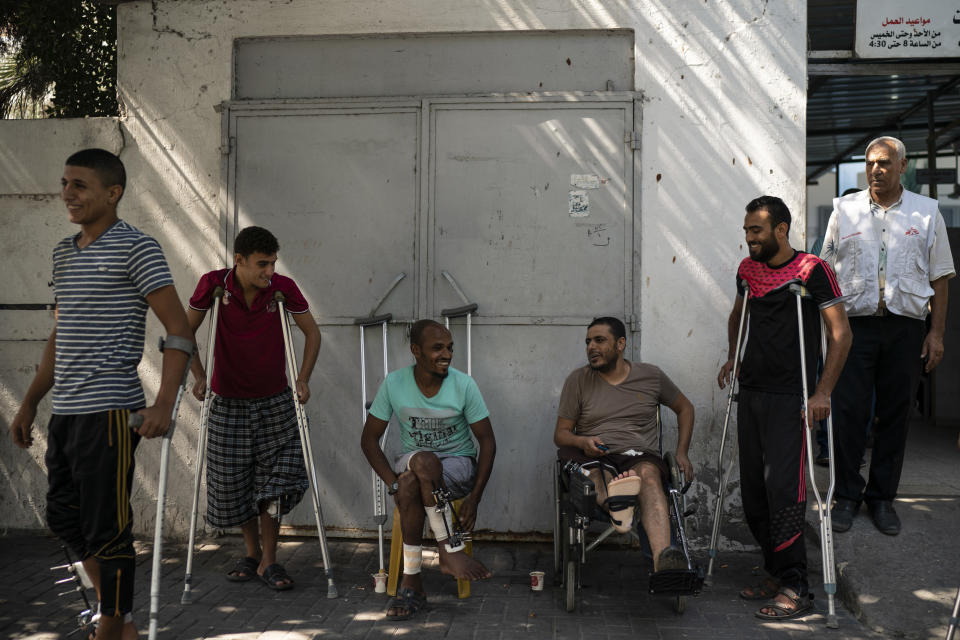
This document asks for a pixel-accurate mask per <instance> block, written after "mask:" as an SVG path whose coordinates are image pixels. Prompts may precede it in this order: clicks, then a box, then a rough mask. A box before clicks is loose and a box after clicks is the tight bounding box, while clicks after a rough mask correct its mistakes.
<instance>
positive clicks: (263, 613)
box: [0, 535, 879, 640]
mask: <svg viewBox="0 0 960 640" xmlns="http://www.w3.org/2000/svg"><path fill="white" fill-rule="evenodd" d="M0 540H2V552H0V564H2V566H3V573H4V576H6V579H5V580H3V582H2V585H0V611H2V614H0V636H2V637H6V638H10V639H12V640H14V639H23V638H31V639H33V640H52V639H53V638H60V637H64V636H65V635H66V634H67V633H69V632H70V631H71V630H72V629H73V628H74V626H75V625H74V620H75V617H76V614H77V613H78V612H79V611H80V610H81V607H80V599H79V598H78V597H77V596H76V595H74V594H70V595H68V596H64V597H60V598H58V597H57V591H58V590H59V591H62V590H65V589H64V588H63V587H61V588H55V587H54V585H53V582H54V579H55V577H60V576H62V575H65V574H63V573H62V572H60V573H57V575H54V573H53V572H51V571H49V570H48V569H47V567H49V566H51V565H54V564H59V563H61V562H62V552H61V551H60V549H59V545H58V543H57V542H56V541H55V540H53V539H52V538H48V537H45V536H42V535H15V536H8V537H6V538H2V539H0ZM281 546H282V548H281V550H280V558H281V560H282V562H283V563H284V564H285V565H286V567H287V568H288V570H289V571H290V572H291V573H292V574H293V577H294V579H295V580H296V582H297V585H296V588H295V589H293V590H292V591H288V592H284V593H275V592H273V591H271V590H269V589H268V588H266V587H265V586H264V585H262V584H260V583H259V582H247V583H239V584H238V583H232V582H228V581H227V580H225V579H224V574H225V573H226V572H227V570H228V569H229V568H231V567H232V565H233V563H234V561H235V558H236V557H237V555H238V554H239V552H240V550H241V549H242V544H241V540H240V539H239V538H238V537H233V536H228V537H223V538H219V539H215V540H207V541H205V542H203V543H202V544H201V545H200V547H199V551H198V553H197V555H196V556H195V564H194V568H195V570H194V587H193V594H194V600H193V604H191V605H188V606H182V605H180V596H181V594H182V592H183V573H184V562H185V545H182V544H178V545H173V544H170V545H166V547H165V549H164V562H163V578H162V597H161V602H162V607H161V609H160V628H159V631H160V633H159V636H160V637H162V638H178V639H179V638H182V639H194V638H197V639H199V638H216V639H218V640H225V639H228V638H230V639H243V640H278V639H281V638H282V639H284V640H306V639H313V638H380V637H404V636H408V635H409V636H411V637H416V638H417V639H418V640H421V639H425V638H447V637H449V638H454V639H457V640H460V639H471V638H472V639H477V640H480V639H484V640H485V639H500V638H502V639H508V638H570V639H580V638H582V639H584V640H601V639H611V640H613V639H623V640H626V639H627V638H698V639H703V638H745V639H746V638H749V639H754V638H795V637H807V638H810V637H834V638H864V639H866V638H876V637H879V636H877V635H875V634H873V633H871V632H869V631H867V630H865V629H864V628H863V627H862V626H861V625H860V624H859V623H858V622H857V621H856V620H855V619H854V617H853V616H852V615H850V614H849V613H847V612H846V611H845V610H844V609H843V608H842V607H841V608H840V610H839V613H840V629H839V630H837V631H831V632H829V633H828V631H827V630H826V629H825V628H824V622H825V619H824V615H823V614H824V612H825V608H826V600H824V599H823V598H822V590H821V589H820V588H819V583H820V576H819V574H817V573H814V572H811V582H812V584H813V585H814V589H815V591H816V592H817V594H818V599H817V601H816V605H817V606H816V609H815V612H814V613H813V614H811V615H809V616H807V617H805V618H802V619H799V620H791V621H785V622H781V623H764V622H761V621H760V620H758V619H756V618H755V617H754V616H753V613H754V611H756V610H757V609H758V608H759V603H755V602H746V601H744V600H742V599H740V598H739V597H738V596H737V592H738V591H739V589H740V588H741V587H742V586H744V585H746V584H749V583H751V582H755V581H756V578H754V577H753V576H752V575H751V573H752V572H753V571H754V568H755V566H756V564H757V563H758V561H759V557H758V556H756V555H755V554H747V553H730V554H722V556H721V558H720V562H719V564H718V565H717V568H716V570H715V579H714V583H713V586H712V587H711V588H709V589H706V590H705V591H704V593H703V594H702V595H700V596H699V597H692V598H689V599H688V601H687V607H686V612H685V613H684V614H683V615H677V614H676V613H675V612H674V610H673V607H672V603H673V601H672V599H668V598H654V597H651V596H650V595H648V594H647V593H646V584H647V580H646V575H647V571H648V563H647V561H646V560H645V559H644V558H643V557H642V555H641V553H640V552H639V551H637V550H635V549H623V548H612V549H601V550H598V551H596V552H595V553H594V554H593V555H592V556H591V558H590V562H589V563H588V565H587V567H586V570H585V575H584V583H585V585H584V589H583V590H582V592H581V593H580V595H579V597H578V601H577V602H578V608H577V611H576V612H574V613H567V612H566V611H565V609H564V603H563V593H562V591H561V590H560V589H559V588H554V587H553V586H552V582H551V581H550V578H551V577H552V564H553V550H552V547H551V546H550V545H546V544H494V543H483V542H478V543H477V544H476V555H477V557H478V558H479V559H480V560H481V561H483V562H484V563H486V564H487V566H489V567H490V568H491V569H492V570H493V572H494V578H493V579H491V580H487V581H484V582H478V583H473V595H472V596H471V597H470V598H469V599H465V600H458V599H457V597H456V583H455V582H454V581H453V579H451V578H447V577H446V576H442V575H440V573H439V572H438V571H437V570H436V561H435V553H425V556H426V558H425V560H426V562H425V564H426V568H425V573H424V577H425V583H426V588H427V590H428V594H429V604H428V608H427V609H426V610H425V611H422V612H421V613H420V614H419V615H418V616H417V617H416V618H415V619H414V620H413V621H411V622H406V623H396V622H388V621H386V620H385V619H384V611H385V607H386V604H387V600H388V598H387V596H386V595H383V594H376V593H374V592H373V581H372V580H371V578H370V574H371V573H373V572H375V571H376V569H377V564H378V561H377V557H376V544H375V542H374V543H371V542H369V541H357V540H337V541H333V542H332V544H331V547H332V549H331V551H332V554H333V563H334V568H335V577H336V581H337V587H338V589H339V592H340V597H339V598H338V599H335V600H330V599H327V598H326V594H327V584H326V580H325V578H324V573H323V570H322V563H321V561H320V549H319V544H318V543H317V541H316V538H302V539H301V538H296V539H289V538H284V539H283V541H282V543H281ZM810 553H811V556H812V558H811V559H815V558H814V556H816V550H815V549H811V550H810ZM150 564H151V557H150V549H149V547H148V546H147V545H139V552H138V565H139V566H138V576H137V585H138V590H137V593H136V600H135V601H136V603H137V611H136V618H135V619H136V622H137V624H138V626H139V628H140V630H141V634H143V637H145V635H146V633H145V632H146V627H147V611H148V606H149V584H150ZM534 569H542V570H545V571H547V574H548V575H547V587H546V589H545V590H544V591H543V592H542V593H536V592H532V591H531V590H530V588H529V576H528V572H529V571H531V570H534ZM601 581H603V582H602V584H601ZM74 637H79V635H77V636H74Z"/></svg>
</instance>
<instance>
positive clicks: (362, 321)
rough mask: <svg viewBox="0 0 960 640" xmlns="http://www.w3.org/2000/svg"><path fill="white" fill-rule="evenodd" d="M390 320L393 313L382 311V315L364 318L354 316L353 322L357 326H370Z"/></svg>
mask: <svg viewBox="0 0 960 640" xmlns="http://www.w3.org/2000/svg"><path fill="white" fill-rule="evenodd" d="M391 320H393V314H392V313H384V314H383V315H379V316H369V317H366V318H354V320H353V324H355V325H357V326H358V327H370V326H373V325H375V324H382V323H384V322H390V321H391Z"/></svg>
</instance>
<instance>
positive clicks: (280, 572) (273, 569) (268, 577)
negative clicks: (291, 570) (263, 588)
mask: <svg viewBox="0 0 960 640" xmlns="http://www.w3.org/2000/svg"><path fill="white" fill-rule="evenodd" d="M260 580H262V581H263V584H265V585H267V586H268V587H270V588H271V589H273V590H274V591H286V590H287V589H293V578H291V577H290V575H289V574H288V573H287V570H286V569H284V568H283V567H282V566H280V565H279V564H276V563H274V564H272V565H270V566H269V567H267V568H266V569H264V570H263V575H262V576H260Z"/></svg>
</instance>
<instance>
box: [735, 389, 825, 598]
mask: <svg viewBox="0 0 960 640" xmlns="http://www.w3.org/2000/svg"><path fill="white" fill-rule="evenodd" d="M801 400H802V399H801V397H800V395H799V394H797V395H790V394H780V393H767V392H764V391H757V390H754V389H743V388H741V389H740V400H739V403H738V413H737V416H738V434H737V439H738V443H739V446H740V485H741V487H740V493H741V496H742V498H743V512H744V515H745V516H746V518H747V524H748V525H749V527H750V531H751V533H753V537H754V538H756V540H757V543H758V544H759V545H760V549H761V550H762V552H763V565H764V569H765V570H766V571H767V573H769V574H770V575H772V576H773V577H774V578H776V579H777V580H779V581H780V584H781V585H782V586H785V587H790V588H791V589H793V590H794V591H796V592H797V593H798V594H800V595H801V596H803V595H806V594H807V591H808V585H807V549H806V544H805V541H804V535H803V526H804V514H805V512H806V508H807V496H806V486H807V485H806V479H805V477H804V468H805V467H804V465H805V464H806V455H807V450H806V438H805V436H804V433H803V429H804V426H803V423H802V422H801V419H800V418H801V415H802V413H803V411H802V408H801V407H802V401H801Z"/></svg>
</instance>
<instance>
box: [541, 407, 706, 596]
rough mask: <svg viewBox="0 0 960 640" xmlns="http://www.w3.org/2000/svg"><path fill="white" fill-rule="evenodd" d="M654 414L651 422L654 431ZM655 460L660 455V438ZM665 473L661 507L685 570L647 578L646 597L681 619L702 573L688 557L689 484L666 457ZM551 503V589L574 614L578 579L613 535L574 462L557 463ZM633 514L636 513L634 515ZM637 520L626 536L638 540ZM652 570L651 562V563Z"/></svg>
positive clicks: (696, 592) (670, 456)
mask: <svg viewBox="0 0 960 640" xmlns="http://www.w3.org/2000/svg"><path fill="white" fill-rule="evenodd" d="M659 423H660V420H659V414H658V419H657V424H658V428H659V427H660V425H659ZM660 440H661V454H662V437H661V438H660ZM663 459H664V461H665V462H666V464H667V467H668V468H669V469H670V478H669V482H667V483H666V484H665V486H664V490H665V492H666V494H667V505H668V509H669V512H670V528H671V535H670V537H671V543H672V544H674V545H676V546H678V547H679V548H680V549H681V550H682V551H683V555H684V556H685V557H686V560H687V568H686V569H674V570H665V571H659V572H657V573H653V571H652V570H651V572H650V584H649V592H650V593H651V594H652V595H659V596H670V597H672V598H674V602H673V605H674V610H675V611H676V612H677V613H678V614H681V613H683V612H684V610H685V609H686V599H687V596H696V595H699V593H700V590H701V588H702V587H703V578H704V573H703V568H702V567H701V566H699V565H698V564H696V563H694V562H693V561H692V559H691V557H690V549H689V546H688V544H687V535H686V531H685V528H684V521H685V520H686V518H688V517H689V516H691V515H693V514H694V513H695V512H696V506H693V507H690V508H688V507H687V505H686V492H687V490H688V489H689V488H690V482H687V481H686V479H685V478H684V474H683V472H682V471H681V469H680V467H679V466H678V465H677V461H676V459H675V457H674V455H673V454H672V453H667V454H666V456H664V457H663ZM554 497H555V507H556V518H555V519H554V525H553V526H554V530H553V567H554V584H556V585H558V586H562V587H563V588H564V592H565V598H566V609H567V611H568V612H572V611H573V610H574V609H576V604H577V602H576V599H577V592H578V591H580V590H581V589H582V584H581V575H582V571H583V566H584V564H586V560H587V555H588V554H589V553H590V552H591V551H593V550H594V549H596V548H597V547H598V546H599V545H600V543H602V542H603V541H604V540H606V539H607V538H608V537H609V536H610V535H611V534H613V533H614V532H615V531H616V530H615V529H614V527H613V524H611V523H610V516H609V515H608V514H607V512H606V511H604V510H603V508H601V507H600V506H599V505H598V504H597V492H596V487H595V486H594V483H593V481H592V480H590V478H588V477H587V476H586V475H585V474H584V473H582V472H581V466H580V465H579V464H577V463H575V462H570V461H563V460H559V459H558V460H557V461H556V473H555V474H554ZM637 513H639V508H638V509H637ZM639 521H640V518H639V517H635V522H634V525H633V528H632V529H631V531H630V535H633V536H637V537H638V539H639V538H640V536H643V537H644V538H645V537H646V535H645V534H644V532H643V526H642V525H641V524H640V522H639ZM593 523H606V525H607V526H606V528H605V529H604V530H602V532H600V533H599V534H591V532H590V531H589V529H590V526H591V524H593ZM651 569H652V560H651Z"/></svg>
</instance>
